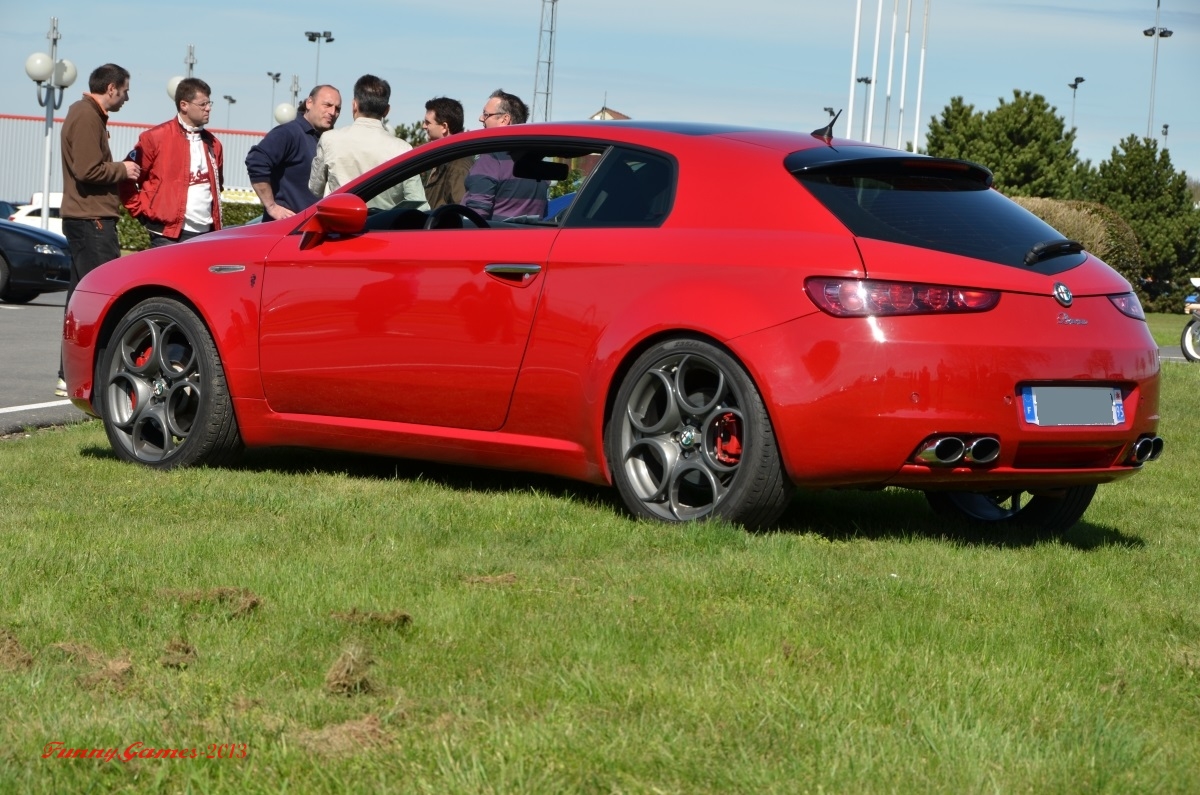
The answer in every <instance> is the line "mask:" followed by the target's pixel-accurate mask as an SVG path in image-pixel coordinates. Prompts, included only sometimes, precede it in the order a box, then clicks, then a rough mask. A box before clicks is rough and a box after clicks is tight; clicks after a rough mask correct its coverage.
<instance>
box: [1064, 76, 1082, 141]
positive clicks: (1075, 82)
mask: <svg viewBox="0 0 1200 795" xmlns="http://www.w3.org/2000/svg"><path fill="white" fill-rule="evenodd" d="M1082 82H1083V78H1082V77H1077V78H1075V79H1074V80H1072V81H1071V82H1070V83H1067V88H1069V89H1071V129H1072V130H1074V129H1075V90H1076V89H1078V88H1079V84H1080V83H1082Z"/></svg>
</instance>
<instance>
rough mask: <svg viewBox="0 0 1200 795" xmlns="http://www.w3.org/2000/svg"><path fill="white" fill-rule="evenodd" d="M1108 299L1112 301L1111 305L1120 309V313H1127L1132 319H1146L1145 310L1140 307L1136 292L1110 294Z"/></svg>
mask: <svg viewBox="0 0 1200 795" xmlns="http://www.w3.org/2000/svg"><path fill="white" fill-rule="evenodd" d="M1108 300H1110V301H1112V302H1113V306H1115V307H1116V308H1117V309H1119V310H1121V314H1123V315H1128V316H1129V317H1131V318H1133V319H1134V320H1145V319H1146V310H1144V309H1142V302H1141V301H1139V300H1138V297H1137V294H1136V293H1121V294H1120V295H1110V296H1109V297H1108Z"/></svg>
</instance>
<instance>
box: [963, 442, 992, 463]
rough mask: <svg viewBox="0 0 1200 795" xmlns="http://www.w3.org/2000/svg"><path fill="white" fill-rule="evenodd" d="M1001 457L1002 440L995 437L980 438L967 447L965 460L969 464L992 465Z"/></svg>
mask: <svg viewBox="0 0 1200 795" xmlns="http://www.w3.org/2000/svg"><path fill="white" fill-rule="evenodd" d="M999 457H1000V440H999V439H997V438H996V437H994V436H980V437H979V438H978V439H975V440H973V441H972V442H971V443H970V444H968V445H967V449H966V451H965V452H964V453H963V460H964V461H966V462H967V463H968V464H990V463H992V462H993V461H995V460H996V459H997V458H999Z"/></svg>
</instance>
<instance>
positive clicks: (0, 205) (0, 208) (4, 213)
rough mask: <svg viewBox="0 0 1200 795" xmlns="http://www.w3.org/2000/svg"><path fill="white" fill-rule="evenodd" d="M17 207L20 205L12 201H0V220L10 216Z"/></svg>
mask: <svg viewBox="0 0 1200 795" xmlns="http://www.w3.org/2000/svg"><path fill="white" fill-rule="evenodd" d="M18 207H20V205H19V204H16V203H14V202H6V201H0V221H2V220H5V219H7V218H12V216H13V214H14V213H15V212H16V211H17V208H18Z"/></svg>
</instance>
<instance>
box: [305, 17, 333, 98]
mask: <svg viewBox="0 0 1200 795" xmlns="http://www.w3.org/2000/svg"><path fill="white" fill-rule="evenodd" d="M304 35H305V36H307V37H308V40H309V41H315V42H316V43H317V79H316V80H315V81H314V82H313V85H314V86H319V85H321V42H325V43H326V44H328V43H329V42H331V41H333V34H332V33H331V32H329V31H328V30H325V31H321V32H317V31H315V30H306V31H304Z"/></svg>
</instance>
